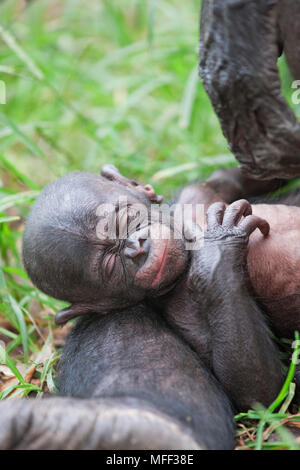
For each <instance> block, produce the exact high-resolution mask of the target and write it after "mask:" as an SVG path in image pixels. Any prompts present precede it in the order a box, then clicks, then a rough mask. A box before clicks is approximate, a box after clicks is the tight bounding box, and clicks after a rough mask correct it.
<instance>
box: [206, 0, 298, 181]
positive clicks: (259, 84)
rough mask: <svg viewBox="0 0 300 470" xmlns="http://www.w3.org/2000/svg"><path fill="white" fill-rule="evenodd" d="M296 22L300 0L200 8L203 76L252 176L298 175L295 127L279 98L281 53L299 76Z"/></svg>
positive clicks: (220, 2)
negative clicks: (285, 55)
mask: <svg viewBox="0 0 300 470" xmlns="http://www.w3.org/2000/svg"><path fill="white" fill-rule="evenodd" d="M299 23H300V2H295V1H293V0H203V2H202V16H201V30H200V74H201V78H202V80H203V83H204V86H205V89H206V91H207V93H208V95H209V97H210V99H211V101H212V104H213V106H214V108H215V111H216V113H217V115H218V116H219V119H220V121H221V126H222V129H223V133H224V135H225V137H226V138H227V140H228V143H229V146H230V149H231V150H232V152H233V153H234V154H235V156H236V158H237V159H238V161H239V163H240V165H241V168H242V169H243V170H245V171H246V172H247V175H248V176H250V177H254V178H257V179H266V180H268V179H273V178H292V177H295V176H300V150H299V149H300V125H299V124H298V122H297V120H296V117H295V116H294V114H293V112H292V110H291V109H290V108H289V107H288V105H287V103H286V102H285V100H284V98H283V96H282V95H281V91H280V79H279V74H278V69H277V58H278V56H279V55H280V53H281V52H282V49H283V48H284V49H285V51H286V53H287V57H288V62H289V63H290V64H291V66H292V70H293V71H294V72H296V71H298V70H299V63H300V43H299V41H298V42H297V39H299ZM297 28H298V29H297ZM296 64H298V66H296ZM296 78H297V77H296Z"/></svg>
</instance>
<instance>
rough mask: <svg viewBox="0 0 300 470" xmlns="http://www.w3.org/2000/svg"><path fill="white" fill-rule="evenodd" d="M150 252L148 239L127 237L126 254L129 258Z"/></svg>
mask: <svg viewBox="0 0 300 470" xmlns="http://www.w3.org/2000/svg"><path fill="white" fill-rule="evenodd" d="M147 252H148V241H147V240H145V239H143V238H140V239H134V238H130V237H129V238H127V240H126V243H125V248H124V255H125V256H126V257H127V258H132V259H133V258H137V257H138V256H142V255H145V254H146V253H147Z"/></svg>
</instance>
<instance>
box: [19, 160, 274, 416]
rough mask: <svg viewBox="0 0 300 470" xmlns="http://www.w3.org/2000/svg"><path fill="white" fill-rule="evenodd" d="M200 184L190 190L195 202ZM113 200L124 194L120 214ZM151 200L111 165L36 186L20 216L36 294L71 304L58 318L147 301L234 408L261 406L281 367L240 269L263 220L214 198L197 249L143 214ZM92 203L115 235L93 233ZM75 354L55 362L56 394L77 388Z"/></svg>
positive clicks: (97, 218)
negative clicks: (138, 212) (136, 216)
mask: <svg viewBox="0 0 300 470" xmlns="http://www.w3.org/2000/svg"><path fill="white" fill-rule="evenodd" d="M203 188H204V190H205V187H202V186H201V188H200V190H199V191H198V192H197V191H196V194H195V202H196V203H199V200H196V199H197V195H199V194H200V193H201V191H202V189H203ZM120 198H123V199H124V198H125V199H124V200H126V206H125V210H124V207H122V208H121V207H120ZM181 198H184V193H182V196H181ZM181 198H179V204H180V202H181V200H180V199H181ZM160 202H161V198H160V197H158V196H156V194H155V192H154V190H153V188H152V187H151V186H150V185H147V186H145V187H144V186H142V185H141V184H139V183H137V182H136V181H135V180H130V179H127V178H125V177H124V176H122V175H121V174H120V173H119V171H118V170H117V169H116V168H115V167H113V166H111V165H106V166H105V167H103V168H102V175H101V176H98V175H95V174H88V173H80V172H77V173H73V174H70V175H67V176H65V177H62V178H60V179H59V180H57V181H56V182H54V183H52V184H50V185H49V186H48V187H46V188H45V189H44V191H43V192H42V194H41V195H40V197H39V198H38V200H37V201H36V203H35V205H34V207H33V209H32V212H31V214H30V216H29V218H28V221H27V225H26V231H25V236H24V263H25V267H26V269H27V271H28V273H29V276H30V277H31V279H32V281H33V282H34V284H35V285H36V286H37V287H39V288H40V289H41V290H42V291H44V292H46V293H47V294H49V295H51V296H53V297H56V298H58V299H62V300H65V301H68V302H69V303H71V306H70V307H69V308H67V309H65V310H64V311H62V312H60V313H59V314H58V315H57V323H63V322H65V321H67V320H68V319H70V318H74V317H76V316H79V315H86V316H87V317H88V318H90V315H87V314H89V313H91V312H94V314H93V315H92V316H93V317H94V318H97V316H99V314H106V316H107V315H108V314H110V315H111V314H113V312H116V311H118V312H119V311H120V310H122V309H127V308H128V307H132V306H136V305H144V306H148V307H150V308H151V309H153V310H154V311H155V312H157V313H158V314H159V315H160V317H161V318H164V319H165V320H166V321H167V324H168V325H169V327H170V328H171V329H172V330H173V331H174V332H175V333H176V334H177V335H178V336H179V337H181V338H182V339H183V340H184V341H185V342H187V343H188V344H189V346H190V347H192V349H193V350H194V351H195V352H196V353H197V355H198V357H199V358H200V359H201V360H202V361H205V363H206V367H209V368H210V369H211V370H212V371H213V373H214V375H215V376H216V378H217V379H218V380H219V382H221V384H222V386H223V387H224V389H225V391H226V392H227V394H228V395H229V397H230V399H231V400H232V401H233V403H234V405H235V407H236V409H238V410H246V409H248V408H249V407H250V406H251V405H253V403H254V402H261V403H263V404H265V405H267V404H269V403H270V402H271V401H272V400H273V399H274V397H275V396H276V393H277V392H278V390H279V389H280V385H281V366H280V362H279V359H278V354H277V351H276V349H275V347H274V345H273V343H272V342H271V341H270V339H269V337H268V334H267V330H266V326H265V323H264V319H263V315H262V313H261V311H260V309H259V307H258V306H257V304H256V302H255V300H254V299H253V297H252V296H251V295H250V293H249V286H248V279H247V275H246V271H245V266H244V265H245V259H246V254H247V245H248V239H249V236H250V235H251V233H252V232H253V231H254V230H255V229H256V228H258V229H259V233H260V234H261V235H260V236H261V238H262V239H264V237H267V236H268V233H269V225H268V223H267V222H266V221H265V220H264V219H262V218H260V217H258V216H253V215H251V212H252V211H251V206H250V204H249V203H248V202H247V201H245V200H240V201H237V202H234V203H233V204H231V205H230V206H229V207H228V208H227V209H226V206H225V204H224V203H217V204H213V205H211V206H210V207H209V209H208V215H207V217H208V219H207V220H208V227H207V231H206V232H205V240H204V245H203V247H200V248H199V249H197V250H192V251H189V250H186V249H185V246H186V242H187V240H185V239H184V238H183V236H181V238H177V237H175V236H174V235H175V233H176V230H177V228H176V227H177V223H176V220H175V219H173V220H172V218H171V223H170V226H167V225H165V224H164V222H163V221H161V218H160V216H157V217H156V218H154V219H155V220H154V221H153V220H152V219H151V218H150V209H151V205H153V203H154V204H158V203H160ZM202 202H203V201H202ZM205 202H207V201H205ZM105 204H106V205H107V206H103V205H105ZM135 204H142V205H143V206H144V207H146V208H147V211H148V216H147V217H146V218H145V219H144V220H142V221H141V222H140V224H139V225H138V227H137V228H136V229H135V232H134V233H128V234H127V237H126V238H123V239H120V238H118V234H120V233H121V232H122V229H123V225H124V224H125V225H126V227H127V228H128V227H130V222H131V221H130V218H131V214H132V211H131V208H132V206H134V205H135ZM99 207H100V208H102V209H103V207H106V208H107V213H110V212H111V213H113V214H117V217H116V229H117V231H116V232H117V237H114V238H107V237H105V236H104V237H102V236H101V235H102V233H101V230H104V229H107V226H105V225H104V226H103V224H102V225H101V220H102V219H101V217H103V214H104V212H103V211H102V212H101V211H99ZM241 219H242V220H241ZM99 224H100V228H101V227H102V229H99ZM128 231H129V232H130V230H129V228H128ZM162 235H163V236H162ZM197 236H198V235H197ZM197 236H196V238H197ZM148 307H144V308H148ZM108 316H109V315H108ZM81 328H83V326H81ZM78 342H80V335H79V334H78ZM73 343H74V341H73ZM67 348H68V346H67ZM76 348H77V354H78V346H77V345H76V346H74V351H76ZM74 355H75V353H74V354H73V353H72V354H71V357H70V355H69V356H68V361H62V364H63V366H62V371H61V379H60V390H61V393H63V394H69V395H76V393H78V392H77V391H76V390H75V387H73V388H72V377H71V376H70V372H69V370H71V369H72V370H73V371H74V367H75V366H74V367H71V363H72V361H73V362H74V363H76V359H75V358H74ZM73 376H74V374H73Z"/></svg>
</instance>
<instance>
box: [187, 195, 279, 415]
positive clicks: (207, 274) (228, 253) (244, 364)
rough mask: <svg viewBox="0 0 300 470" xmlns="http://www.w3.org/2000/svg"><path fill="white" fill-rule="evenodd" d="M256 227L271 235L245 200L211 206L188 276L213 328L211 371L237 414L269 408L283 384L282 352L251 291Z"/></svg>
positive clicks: (204, 313)
mask: <svg viewBox="0 0 300 470" xmlns="http://www.w3.org/2000/svg"><path fill="white" fill-rule="evenodd" d="M243 216H244V218H243V219H242V217H243ZM256 228H258V229H259V230H260V231H261V232H262V234H263V235H264V236H267V235H268V233H269V230H270V227H269V224H268V222H266V221H265V220H264V219H262V218H260V217H257V216H254V215H252V209H251V206H250V204H249V203H248V202H247V201H246V200H240V201H236V202H234V203H233V204H231V205H230V206H229V207H227V208H226V206H225V204H223V203H214V204H212V205H211V206H210V207H209V209H208V211H207V232H206V234H205V237H204V245H203V246H202V248H200V250H199V251H195V252H193V253H192V261H191V268H190V272H189V276H188V287H189V288H190V291H191V293H192V296H193V298H194V300H195V302H197V304H198V306H199V315H201V316H203V315H205V316H206V318H207V322H208V325H209V330H210V336H211V344H210V350H211V367H212V370H213V372H214V374H215V375H216V377H217V378H218V379H219V381H220V382H221V383H222V385H223V387H224V388H225V391H226V392H227V393H228V395H229V396H230V397H231V399H232V400H233V403H234V404H235V405H236V408H237V409H238V410H247V409H248V408H249V407H250V406H252V405H253V404H254V403H255V402H260V403H263V404H264V405H266V406H267V405H268V404H270V403H271V402H272V401H273V400H274V398H275V396H276V394H277V393H278V392H279V390H280V386H281V380H282V379H281V366H280V361H279V359H278V353H277V351H276V348H275V347H274V345H273V344H272V342H271V340H270V338H269V337H268V333H267V328H266V324H265V322H264V318H263V315H262V313H261V312H260V309H259V308H258V306H257V305H256V302H255V300H254V298H253V295H250V290H249V283H248V275H247V270H246V254H247V245H248V240H249V236H250V234H251V233H252V232H253V231H254V230H255V229H256ZM254 377H255V380H253V378H254Z"/></svg>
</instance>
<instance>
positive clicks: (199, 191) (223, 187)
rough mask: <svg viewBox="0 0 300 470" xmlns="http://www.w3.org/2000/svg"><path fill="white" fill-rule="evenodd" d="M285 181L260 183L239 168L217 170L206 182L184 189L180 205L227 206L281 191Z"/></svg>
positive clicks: (179, 200) (179, 199)
mask: <svg viewBox="0 0 300 470" xmlns="http://www.w3.org/2000/svg"><path fill="white" fill-rule="evenodd" d="M283 184H284V181H283V180H280V179H274V180H271V181H259V180H254V179H252V178H248V177H247V176H245V175H244V174H243V173H242V172H241V170H240V169H239V168H225V169H221V170H216V171H214V172H213V173H212V175H211V176H210V177H209V178H208V179H207V180H206V181H204V182H197V183H194V184H191V185H189V186H187V187H186V188H184V189H183V190H182V192H181V193H180V195H179V198H178V200H177V203H179V204H204V210H205V211H206V210H207V209H208V207H209V206H210V205H211V204H212V203H213V202H219V201H223V202H225V203H226V204H230V203H231V202H234V201H236V200H237V199H242V198H249V197H251V196H259V195H261V194H266V193H269V192H272V191H275V190H277V189H279V188H280V187H281V186H283Z"/></svg>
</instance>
